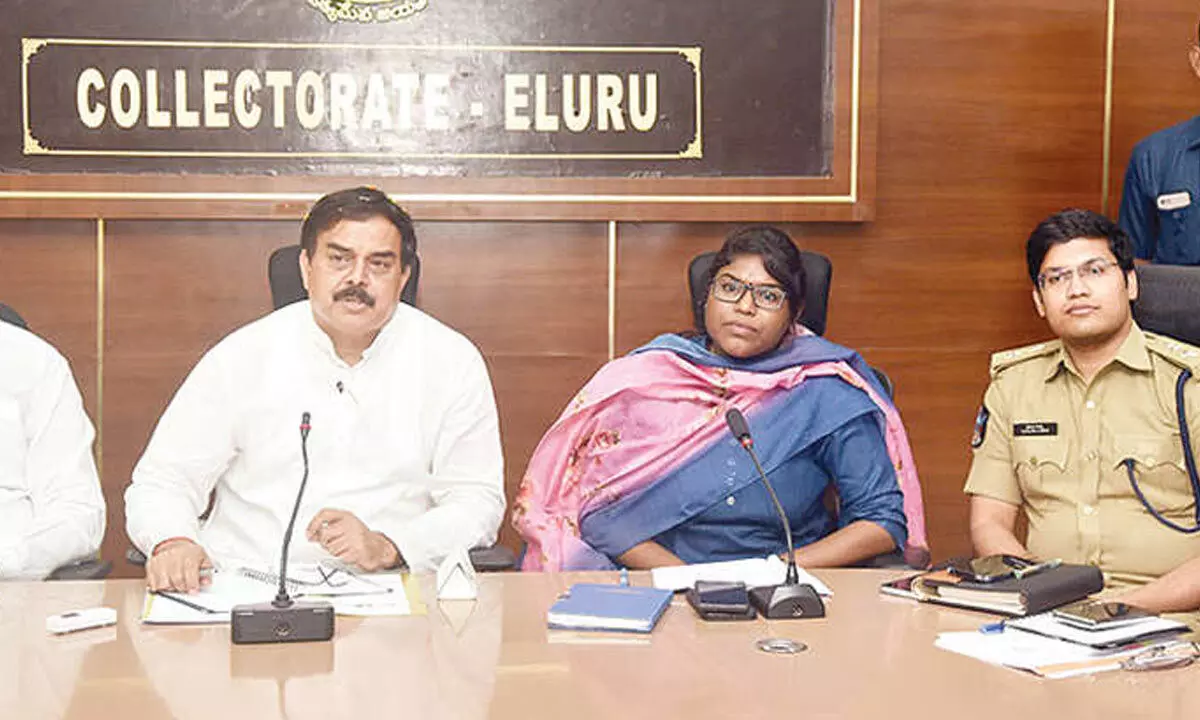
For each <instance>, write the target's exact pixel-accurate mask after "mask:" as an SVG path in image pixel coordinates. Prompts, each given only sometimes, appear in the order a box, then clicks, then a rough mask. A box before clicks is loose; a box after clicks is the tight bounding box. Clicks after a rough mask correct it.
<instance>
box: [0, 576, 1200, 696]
mask: <svg viewBox="0 0 1200 720" xmlns="http://www.w3.org/2000/svg"><path fill="white" fill-rule="evenodd" d="M814 574H815V575H817V576H818V577H819V578H821V579H822V580H824V581H825V582H826V583H827V584H828V585H829V586H830V587H831V588H832V589H833V592H834V595H833V597H832V598H831V599H830V600H829V602H828V603H827V607H828V614H827V617H825V618H822V619H807V620H786V621H765V620H762V619H759V620H756V621H753V622H727V623H712V622H704V621H702V620H700V619H699V618H697V617H696V615H695V614H694V613H693V612H692V610H691V608H690V607H689V606H688V605H687V603H686V602H685V600H684V599H683V597H682V596H676V598H675V600H674V602H673V603H672V605H671V607H670V608H668V610H667V612H666V613H665V614H664V615H663V618H662V620H661V621H660V623H659V625H658V627H657V628H656V629H655V630H654V632H653V633H652V634H650V635H645V636H625V635H607V634H605V635H588V634H586V633H582V634H581V633H568V632H563V631H550V630H547V628H546V619H545V618H546V609H547V607H548V606H549V605H550V604H551V603H552V602H553V601H554V599H555V598H556V597H557V596H558V595H559V594H560V593H562V592H563V591H564V590H566V589H567V588H568V587H570V585H571V584H572V583H574V582H579V581H598V582H615V581H616V577H617V576H616V573H576V574H539V573H498V574H486V575H480V576H479V578H478V579H479V597H478V599H477V600H476V601H454V602H444V603H439V602H437V601H436V600H435V599H434V592H433V582H432V578H429V577H418V578H415V580H416V581H417V583H416V584H417V585H418V586H419V587H420V588H421V591H420V593H419V595H420V598H419V599H417V601H416V602H415V603H414V611H415V612H414V614H413V615H410V616H405V617H368V618H354V617H339V618H338V622H337V631H336V635H335V636H334V639H333V641H332V642H326V643H305V644H291V645H258V646H253V645H241V646H235V645H232V644H231V643H230V641H229V627H228V625H210V626H148V625H143V624H141V623H140V622H139V618H140V615H141V611H142V606H143V598H144V590H145V587H144V584H143V582H142V581H141V580H108V581H102V582H47V583H0V718H4V719H6V720H7V719H9V718H20V719H21V720H25V719H32V718H121V719H122V720H134V719H138V718H197V719H201V718H202V719H204V720H235V719H239V718H375V717H388V718H456V719H457V718H462V719H470V718H521V719H523V720H525V719H528V720H533V719H536V718H620V719H621V720H635V719H636V718H647V719H651V718H653V719H655V720H662V719H663V718H689V719H691V718H741V717H745V718H768V717H795V718H919V719H921V720H928V719H930V718H960V719H962V720H987V719H988V718H1004V719H1005V720H1027V719H1030V718H1043V717H1053V716H1056V715H1057V716H1060V717H1063V718H1067V717H1080V718H1084V717H1086V718H1103V717H1114V718H1116V717H1121V718H1128V717H1141V716H1145V717H1154V718H1158V719H1160V720H1167V719H1169V718H1178V719H1180V720H1182V719H1183V718H1193V717H1196V716H1197V714H1198V713H1200V664H1197V665H1192V666H1190V667H1186V668H1178V669H1174V670H1165V671H1157V672H1141V673H1134V672H1124V671H1115V672H1107V673H1101V674H1096V675H1090V676H1085V677H1078V678H1070V679H1064V680H1046V679H1042V678H1038V677H1036V676H1033V675H1029V674H1025V673H1021V672H1018V671H1015V670H1010V669H1007V668H1003V667H996V666H992V665H988V664H986V663H983V662H980V661H977V660H974V659H971V658H967V657H963V656H960V655H956V654H953V653H950V652H947V651H943V650H940V649H938V648H936V647H934V644H933V641H934V638H935V637H936V635H937V634H938V633H939V632H943V631H950V630H975V629H978V628H979V627H980V625H981V624H982V623H985V622H987V621H989V620H990V619H991V616H988V615H984V614H980V613H975V612H970V611H965V610H956V609H952V608H944V607H937V606H932V605H927V604H918V603H915V602H912V601H909V600H905V599H902V598H894V597H888V596H882V595H880V594H879V592H878V587H879V584H880V583H882V582H884V581H885V580H888V579H892V578H894V577H897V576H898V575H899V574H900V573H898V572H896V571H883V570H818V571H815V572H814ZM632 577H633V584H635V585H639V584H648V583H649V575H648V574H646V573H633V574H632ZM96 605H106V606H109V607H113V608H115V609H116V610H117V611H118V623H117V625H116V626H115V627H109V628H102V629H96V630H88V631H83V632H80V633H76V634H72V635H63V636H54V635H49V634H47V632H46V630H45V619H46V617H47V616H49V615H52V614H55V613H59V612H63V611H66V610H72V609H79V608H84V607H92V606H96ZM1010 632H1011V631H1010ZM774 637H782V638H790V639H793V640H797V641H800V642H802V643H804V644H805V645H807V646H808V650H807V651H804V652H801V653H799V654H794V655H779V654H768V653H765V652H763V651H761V650H759V649H757V647H756V641H757V640H760V639H765V638H774Z"/></svg>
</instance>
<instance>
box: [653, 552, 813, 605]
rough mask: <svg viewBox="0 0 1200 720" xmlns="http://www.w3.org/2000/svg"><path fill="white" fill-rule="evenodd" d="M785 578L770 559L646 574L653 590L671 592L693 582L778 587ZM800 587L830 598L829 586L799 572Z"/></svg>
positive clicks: (782, 565)
mask: <svg viewBox="0 0 1200 720" xmlns="http://www.w3.org/2000/svg"><path fill="white" fill-rule="evenodd" d="M786 575H787V564H786V563H784V562H783V561H782V560H780V559H779V558H778V557H776V556H774V555H771V556H768V557H765V558H748V559H746V560H728V561H726V562H715V563H698V564H696V565H678V566H675V567H661V568H654V569H653V570H651V571H650V576H651V577H652V578H653V581H654V587H656V588H661V589H664V590H675V591H678V590H685V589H687V588H690V587H692V586H693V585H695V584H696V581H697V580H716V581H723V582H739V581H740V582H744V583H746V587H761V586H763V585H779V584H780V583H782V582H783V580H784V577H786ZM800 583H801V584H804V585H812V586H813V589H814V590H816V591H817V593H818V594H819V595H824V596H826V597H830V596H832V595H833V591H832V590H830V589H829V586H827V585H826V584H825V583H823V582H821V581H820V580H818V579H817V578H816V577H815V576H813V575H812V574H811V573H809V572H807V571H806V570H804V569H800Z"/></svg>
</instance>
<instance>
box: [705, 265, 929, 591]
mask: <svg viewBox="0 0 1200 720" xmlns="http://www.w3.org/2000/svg"><path fill="white" fill-rule="evenodd" d="M716 257H717V253H716V252H706V253H701V254H700V255H697V256H696V257H694V258H692V262H691V263H689V264H688V293H689V295H691V298H692V317H693V319H694V320H695V322H696V327H698V328H699V327H704V304H705V302H707V300H708V285H707V284H706V283H705V281H706V280H707V279H708V273H709V272H710V271H711V270H712V265H713V261H714V260H715V259H716ZM800 261H801V263H802V264H803V265H804V280H805V287H804V307H803V309H801V311H800V323H801V324H802V325H804V326H805V327H806V328H808V329H809V330H812V331H813V332H814V333H816V334H817V335H824V334H825V319H826V316H827V315H828V313H829V285H830V280H832V278H833V263H831V262H829V258H827V257H825V256H824V255H821V254H819V253H815V252H809V251H808V250H801V251H800ZM871 371H872V372H873V373H875V377H876V379H878V380H879V384H880V385H881V386H883V389H884V392H886V393H887V396H888V398H892V397H894V393H895V386H894V385H893V384H892V379H891V378H889V377H888V376H887V374H886V373H884V372H883V371H882V370H880V369H879V368H875V367H872V368H871ZM838 502H839V501H838V497H837V492H836V491H834V490H833V486H832V485H831V486H830V488H829V490H828V491H827V492H826V494H825V506H826V507H827V508H828V509H829V511H830V513H832V514H833V515H834V517H836V516H837V512H838ZM858 565H859V566H860V567H873V568H907V567H908V564H907V563H906V562H905V560H904V553H903V552H902V551H900V550H893V551H892V552H890V553H885V554H883V555H878V556H876V557H873V558H870V559H868V560H865V561H863V562H861V563H859V564H858Z"/></svg>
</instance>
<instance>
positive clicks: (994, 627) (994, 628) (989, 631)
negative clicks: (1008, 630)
mask: <svg viewBox="0 0 1200 720" xmlns="http://www.w3.org/2000/svg"><path fill="white" fill-rule="evenodd" d="M979 632H981V633H983V634H984V635H995V634H996V633H1002V632H1004V621H1003V620H1000V621H999V622H994V623H988V624H987V625H981V626H980V627H979Z"/></svg>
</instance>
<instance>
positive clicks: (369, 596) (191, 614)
mask: <svg viewBox="0 0 1200 720" xmlns="http://www.w3.org/2000/svg"><path fill="white" fill-rule="evenodd" d="M294 577H295V579H293V578H292V577H289V579H288V590H289V592H290V593H291V595H292V597H293V598H296V599H299V598H321V599H327V600H329V601H330V602H332V603H333V606H334V610H335V612H337V613H338V614H339V615H408V614H409V613H410V612H411V608H410V605H409V602H408V598H407V596H406V593H405V588H404V583H403V578H402V576H400V575H398V574H394V573H392V574H380V575H371V576H365V575H360V574H358V573H353V572H350V571H348V570H344V569H336V568H330V567H324V566H314V567H311V568H298V569H297V571H296V574H295V576H294ZM277 578H278V576H277V575H274V574H272V573H268V572H263V571H258V570H253V569H248V568H234V569H226V570H217V571H215V572H214V573H213V574H212V581H211V583H210V584H208V585H206V586H205V587H203V588H201V589H200V591H199V592H195V593H175V592H160V593H151V592H147V593H146V600H145V603H144V605H143V610H142V622H143V623H146V624H150V625H184V624H210V623H226V622H229V612H230V610H232V609H233V607H234V606H235V605H246V604H251V603H264V602H270V601H271V600H272V599H273V598H274V597H275V593H276V590H277V583H278V579H277Z"/></svg>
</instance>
